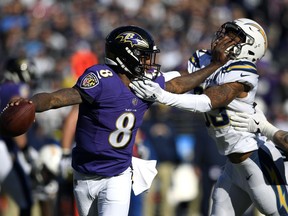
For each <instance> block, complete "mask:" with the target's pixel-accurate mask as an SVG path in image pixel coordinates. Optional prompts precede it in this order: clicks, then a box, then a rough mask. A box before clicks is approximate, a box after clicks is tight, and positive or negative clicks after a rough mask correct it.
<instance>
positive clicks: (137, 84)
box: [129, 80, 164, 102]
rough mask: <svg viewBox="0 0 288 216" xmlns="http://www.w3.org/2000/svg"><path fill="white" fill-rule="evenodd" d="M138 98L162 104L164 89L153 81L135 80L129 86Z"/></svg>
mask: <svg viewBox="0 0 288 216" xmlns="http://www.w3.org/2000/svg"><path fill="white" fill-rule="evenodd" d="M129 86H130V88H131V89H133V91H134V93H135V94H136V96H137V97H139V98H141V99H143V100H148V101H152V102H161V101H162V93H163V91H164V90H163V89H162V88H161V87H160V86H159V84H158V83H155V82H153V81H151V80H133V81H132V82H131V83H130V84H129Z"/></svg>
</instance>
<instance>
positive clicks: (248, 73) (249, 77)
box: [222, 60, 259, 88]
mask: <svg viewBox="0 0 288 216" xmlns="http://www.w3.org/2000/svg"><path fill="white" fill-rule="evenodd" d="M222 73H223V74H225V75H224V76H223V80H222V81H223V82H224V83H228V82H240V83H244V84H246V85H248V86H250V87H252V88H253V87H254V86H257V83H258V77H259V75H258V73H257V69H256V65H255V64H253V63H252V62H250V61H246V60H241V61H239V60H238V61H232V62H229V63H228V64H227V65H226V66H225V67H224V68H223V70H222Z"/></svg>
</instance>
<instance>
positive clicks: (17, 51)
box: [0, 0, 288, 216]
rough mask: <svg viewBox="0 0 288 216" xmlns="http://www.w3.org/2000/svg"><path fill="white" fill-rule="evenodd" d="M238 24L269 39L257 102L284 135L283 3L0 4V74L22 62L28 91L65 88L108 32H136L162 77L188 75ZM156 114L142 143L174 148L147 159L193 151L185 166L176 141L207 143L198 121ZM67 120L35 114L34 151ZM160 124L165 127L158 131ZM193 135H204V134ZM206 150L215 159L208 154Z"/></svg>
mask: <svg viewBox="0 0 288 216" xmlns="http://www.w3.org/2000/svg"><path fill="white" fill-rule="evenodd" d="M240 17H247V18H251V19H254V20H255V21H257V22H258V23H259V24H261V25H262V26H263V27H264V29H265V31H266V33H267V36H268V51H267V53H266V55H265V57H264V58H263V59H262V60H261V61H260V63H259V64H258V73H259V74H260V76H261V77H260V83H259V87H258V93H257V103H258V104H259V105H260V106H261V107H262V109H263V110H264V112H265V113H266V116H267V118H268V119H269V120H270V121H271V122H273V123H275V125H277V126H278V127H279V128H282V129H286V130H288V121H287V120H288V61H287V59H288V54H287V50H288V0H201V1H199V0H133V1H127V0H81V1H77V0H1V1H0V68H1V67H3V65H4V64H5V61H6V60H7V59H8V58H9V57H28V58H29V59H31V60H32V61H33V63H34V66H35V72H36V77H35V81H34V85H33V90H34V92H37V91H43V90H44V91H52V90H56V89H58V88H60V87H65V86H69V87H70V86H72V85H73V84H74V82H75V80H76V79H77V77H79V75H80V74H81V73H82V71H83V68H85V67H88V66H89V65H91V64H94V63H95V62H99V63H103V62H104V58H103V56H104V48H105V47H104V46H105V37H106V35H107V34H108V33H109V32H110V31H111V30H112V29H114V28H115V27H118V26H120V25H139V26H141V27H143V28H145V29H147V30H148V31H149V32H150V33H151V34H152V35H153V37H154V38H155V40H156V44H158V47H159V48H160V50H161V53H160V55H159V59H158V60H159V61H160V64H161V65H162V71H164V72H165V71H172V70H186V67H187V61H188V59H189V57H190V56H191V54H192V53H193V52H194V51H195V50H196V49H199V48H207V49H209V48H210V43H211V39H212V37H213V34H214V32H215V31H216V30H218V28H219V27H220V26H221V24H223V23H224V22H226V21H231V20H234V19H236V18H240ZM159 110H160V114H159V113H158V112H159ZM159 110H158V112H156V113H155V112H153V111H151V112H150V113H149V114H148V117H147V119H146V124H145V122H144V125H143V131H144V133H145V134H146V138H147V139H150V147H149V146H148V148H151V145H152V144H153V142H154V143H157V144H158V145H160V144H162V143H161V142H163V145H165V143H167V142H168V141H170V142H171V141H172V140H173V139H175V142H174V145H175V146H174V147H171V148H169V149H167V152H166V153H165V154H164V153H163V152H162V155H157V152H158V154H159V151H157V148H159V149H160V150H161V149H162V150H163V146H158V147H157V146H156V147H155V146H154V150H153V149H152V150H151V149H150V156H149V157H150V158H155V159H158V160H159V161H160V162H159V163H161V162H167V161H168V162H171V163H172V164H174V165H178V164H179V163H187V162H191V161H193V158H194V155H193V151H191V155H189V156H188V159H187V156H186V155H185V152H184V153H183V149H182V151H181V149H180V147H179V145H178V144H179V143H181V144H180V145H181V147H183V145H184V147H185V141H184V144H183V142H180V141H181V140H182V139H181V138H183V137H181V135H183V134H184V135H189V137H188V138H189V140H188V143H190V144H189V145H188V147H187V146H186V147H187V148H188V150H189V149H190V150H191V148H194V145H196V144H197V143H198V142H200V143H201V136H202V138H203V137H206V136H207V135H206V134H205V133H204V132H203V130H205V128H204V126H203V122H202V120H201V118H200V117H199V116H198V115H196V114H191V113H188V112H184V111H179V110H176V109H173V108H169V109H168V108H165V109H163V108H162V107H161V108H159ZM67 113H68V110H65V109H61V111H60V112H59V111H57V112H51V113H50V114H49V112H47V115H41V116H40V115H39V118H38V121H39V124H40V125H41V126H42V127H41V133H40V134H41V136H42V137H36V138H35V139H34V142H35V143H34V146H35V147H36V149H37V148H38V147H39V146H37V145H41V143H44V142H46V143H47V142H50V141H49V139H51V140H53V142H55V140H56V141H59V140H60V139H61V127H62V122H63V119H65V116H66V115H67ZM149 115H150V116H149ZM156 116H158V118H156ZM159 116H162V117H163V118H162V119H159ZM153 119H154V120H153ZM41 122H42V124H41ZM159 122H160V123H163V122H165V124H164V126H163V124H160V125H159V124H158V123H159ZM168 122H169V123H170V124H169V125H168ZM156 123H157V124H158V125H156ZM171 123H172V126H170V125H171ZM153 125H154V126H155V125H156V126H157V127H156V126H155V127H152V126H153ZM145 126H146V127H145ZM202 126H203V127H202ZM151 128H154V130H153V131H152V130H150V129H151ZM155 128H156V129H155ZM199 129H203V130H202V133H200V130H199ZM169 131H170V132H169ZM152 132H153V133H152ZM172 132H173V134H172ZM151 133H152V134H151ZM157 133H158V134H157ZM203 133H204V134H203ZM163 134H164V135H163ZM199 134H200V135H199ZM158 135H159V136H160V137H165V135H167V137H166V138H167V139H166V140H165V139H162V140H161V139H158V138H157V136H158ZM43 136H45V141H43ZM171 136H172V137H173V139H171V138H170V137H171ZM155 137H156V138H157V139H156V138H155ZM153 138H154V140H153ZM199 140H200V141H199ZM202 142H207V143H208V142H212V141H203V140H202ZM191 143H192V144H191ZM195 143H196V144H195ZM172 145H173V144H172ZM177 145H178V146H177ZM211 145H213V144H211ZM169 150H171V151H173V152H172V153H171V152H169ZM188 150H187V151H188ZM187 151H186V154H187ZM204 151H206V153H207V152H208V151H211V152H212V153H213V154H218V153H217V152H216V150H215V149H214V148H210V147H207V149H205V150H204ZM160 152H161V151H160ZM153 154H154V155H153ZM183 154H184V155H183ZM175 155H176V156H175ZM162 156H163V157H162ZM169 156H171V157H169ZM197 156H200V154H197ZM197 162H198V163H199V164H200V165H199V167H200V166H201V162H202V159H199V158H198V159H197ZM212 163H213V162H212ZM215 163H216V162H215ZM163 164H164V165H165V163H163ZM169 167H170V168H172V171H169V173H168V174H166V177H167V176H171V175H172V174H171V173H172V172H173V169H174V168H175V167H173V166H172V167H171V166H169ZM203 169H204V168H203ZM165 170H167V169H165ZM197 173H198V171H197V169H196V174H197ZM160 177H162V175H160ZM191 179H193V176H192V177H191ZM174 180H175V179H174ZM171 181H172V182H173V179H172V180H171ZM194 181H195V182H196V183H197V180H195V179H194ZM156 183H157V180H156ZM156 183H155V184H156ZM167 184H168V185H169V184H172V183H171V182H168V183H167ZM167 187H168V186H167ZM155 190H156V191H157V186H156V189H155ZM167 190H168V189H167ZM166 192H167V191H166ZM159 193H160V192H159ZM161 193H162V192H161ZM161 193H160V194H161ZM208 193H209V191H208ZM155 194H156V193H155ZM170 198H171V197H170ZM172 198H175V196H174V197H173V195H172ZM192 198H193V197H190V198H189V199H192ZM150 199H153V200H154V202H155V203H157V201H159V199H160V198H159V196H158V197H157V196H156V195H154V197H153V198H151V197H150ZM162 199H163V198H162ZM189 199H188V201H189ZM180 200H181V199H180ZM171 202H172V203H173V201H171V199H170V203H171ZM175 202H176V201H175V200H174V203H175ZM179 202H180V201H179ZM181 202H182V201H181ZM184 204H185V199H184ZM184 207H185V205H184ZM148 208H149V207H148ZM165 208H166V210H167V209H168V208H167V207H165ZM205 208H206V209H207V207H205ZM149 209H150V210H151V208H149ZM182 209H183V208H182ZM155 211H156V210H155ZM176 211H177V210H176ZM159 212H161V210H159ZM180 212H182V211H181V208H180V210H179V212H178V214H177V215H181V214H182V213H180ZM159 215H161V213H159ZM167 215H168V214H167V213H166V214H165V216H167ZM148 216H150V215H148Z"/></svg>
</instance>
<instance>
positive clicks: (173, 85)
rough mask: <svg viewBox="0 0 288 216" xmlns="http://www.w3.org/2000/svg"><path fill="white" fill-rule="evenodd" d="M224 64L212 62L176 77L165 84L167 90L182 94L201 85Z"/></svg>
mask: <svg viewBox="0 0 288 216" xmlns="http://www.w3.org/2000/svg"><path fill="white" fill-rule="evenodd" d="M221 66H222V64H220V63H211V64H210V65H208V66H206V67H205V68H203V69H201V70H199V71H196V72H194V73H191V74H187V75H184V76H180V77H176V78H174V79H172V80H170V81H168V82H166V84H165V90H167V91H169V92H172V93H177V94H182V93H185V92H188V91H191V90H192V89H194V88H196V87H197V86H199V85H200V84H201V83H202V82H203V81H204V80H205V79H206V78H207V77H208V76H210V75H211V74H212V73H213V72H215V71H216V70H217V69H218V68H219V67H221Z"/></svg>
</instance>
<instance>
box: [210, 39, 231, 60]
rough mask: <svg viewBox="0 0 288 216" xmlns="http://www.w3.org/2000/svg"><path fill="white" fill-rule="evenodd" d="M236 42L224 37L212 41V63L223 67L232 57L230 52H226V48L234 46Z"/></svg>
mask: <svg viewBox="0 0 288 216" xmlns="http://www.w3.org/2000/svg"><path fill="white" fill-rule="evenodd" d="M235 44H236V42H235V41H233V40H231V38H230V37H228V36H225V37H223V38H221V39H219V40H216V41H214V43H213V44H212V48H211V51H212V60H211V61H212V62H213V63H218V64H221V65H224V64H225V63H226V62H227V61H229V60H230V59H231V57H232V53H231V52H227V50H228V48H229V47H231V46H233V45H235Z"/></svg>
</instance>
